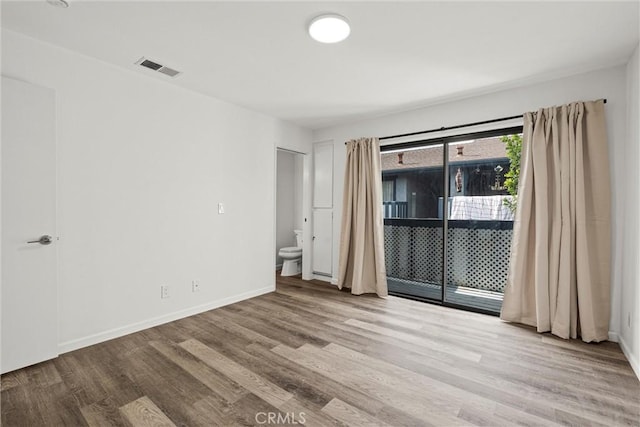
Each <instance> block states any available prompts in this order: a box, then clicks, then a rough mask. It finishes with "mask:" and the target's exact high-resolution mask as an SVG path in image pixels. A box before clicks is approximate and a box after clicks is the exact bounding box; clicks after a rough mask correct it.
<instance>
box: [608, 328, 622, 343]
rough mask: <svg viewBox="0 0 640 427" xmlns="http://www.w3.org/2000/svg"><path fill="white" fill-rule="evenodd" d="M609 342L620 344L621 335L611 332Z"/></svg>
mask: <svg viewBox="0 0 640 427" xmlns="http://www.w3.org/2000/svg"><path fill="white" fill-rule="evenodd" d="M609 341H612V342H620V335H618V333H617V332H613V331H609Z"/></svg>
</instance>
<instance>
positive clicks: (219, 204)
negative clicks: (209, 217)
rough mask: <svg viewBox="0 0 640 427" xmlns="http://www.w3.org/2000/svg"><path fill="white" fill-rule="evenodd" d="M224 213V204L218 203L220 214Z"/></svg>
mask: <svg viewBox="0 0 640 427" xmlns="http://www.w3.org/2000/svg"><path fill="white" fill-rule="evenodd" d="M223 213H224V205H223V204H222V203H218V214H220V215H222V214H223Z"/></svg>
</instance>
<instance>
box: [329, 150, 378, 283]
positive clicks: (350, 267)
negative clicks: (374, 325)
mask: <svg viewBox="0 0 640 427" xmlns="http://www.w3.org/2000/svg"><path fill="white" fill-rule="evenodd" d="M343 287H344V288H350V289H351V293H352V294H355V295H360V294H365V293H376V294H377V295H378V296H386V295H387V274H386V268H385V264H384V223H383V215H382V170H381V165H380V143H379V141H378V139H377V138H360V139H355V140H351V141H348V142H347V163H346V168H345V176H344V194H343V201H342V224H341V233H340V258H339V264H338V288H340V289H342V288H343Z"/></svg>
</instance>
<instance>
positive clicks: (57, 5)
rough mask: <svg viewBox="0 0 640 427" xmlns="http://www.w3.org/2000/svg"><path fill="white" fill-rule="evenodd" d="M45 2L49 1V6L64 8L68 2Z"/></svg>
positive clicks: (59, 0)
mask: <svg viewBox="0 0 640 427" xmlns="http://www.w3.org/2000/svg"><path fill="white" fill-rule="evenodd" d="M47 3H49V4H50V5H51V6H55V7H62V8H64V9H66V8H68V7H69V2H67V1H66V0H47Z"/></svg>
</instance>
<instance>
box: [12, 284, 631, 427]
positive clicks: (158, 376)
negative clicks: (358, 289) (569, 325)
mask: <svg viewBox="0 0 640 427" xmlns="http://www.w3.org/2000/svg"><path fill="white" fill-rule="evenodd" d="M277 282H278V285H277V291H276V292H274V293H270V294H267V295H262V296H259V297H257V298H253V299H251V300H247V301H243V302H240V303H237V304H233V305H230V306H226V307H223V308H220V309H217V310H213V311H209V312H206V313H203V314H199V315H196V316H192V317H189V318H186V319H182V320H179V321H176V322H172V323H168V324H165V325H162V326H158V327H155V328H151V329H148V330H145V331H142V332H138V333H135V334H131V335H128V336H125V337H122V338H119V339H115V340H112V341H108V342H105V343H102V344H98V345H94V346H91V347H88V348H84V349H81V350H77V351H73V352H70V353H66V354H63V355H61V356H59V357H58V358H57V359H55V360H52V361H49V362H45V363H41V364H38V365H35V366H32V367H29V368H26V369H22V370H19V371H15V372H13V373H9V374H7V375H4V376H3V377H2V409H1V411H2V425H3V426H7V427H8V426H41V425H43V426H44V425H47V426H49V425H50V426H82V425H91V426H107V425H133V426H145V425H146V426H172V425H176V426H228V425H276V423H278V424H279V425H303V424H304V425H308V426H324V425H350V426H387V425H388V426H403V425H410V426H418V425H420V426H422V425H424V426H429V425H434V426H454V425H487V426H503V425H504V426H506V425H557V424H560V425H574V426H615V425H639V424H640V383H639V381H638V379H637V378H636V377H635V375H634V374H633V372H632V370H631V368H630V366H629V363H628V362H627V361H626V360H625V358H624V356H623V354H622V352H621V351H620V349H619V347H618V345H617V344H615V343H608V342H607V343H601V344H585V343H582V342H580V341H565V340H561V339H559V338H555V337H553V336H551V335H548V334H544V335H540V334H537V333H536V332H535V331H534V330H533V329H531V328H527V327H522V326H517V325H512V324H507V323H504V322H501V321H500V320H499V319H498V318H496V317H491V316H486V315H482V314H476V313H469V312H464V311H458V310H454V309H450V308H444V307H440V306H436V305H429V304H424V303H419V302H415V301H410V300H405V299H400V298H395V297H389V298H387V299H381V298H377V297H373V296H359V297H356V296H352V295H350V294H349V293H347V292H340V291H338V290H337V289H336V288H335V287H333V286H330V285H328V284H325V283H320V282H303V281H302V280H300V279H297V278H278V280H277Z"/></svg>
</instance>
